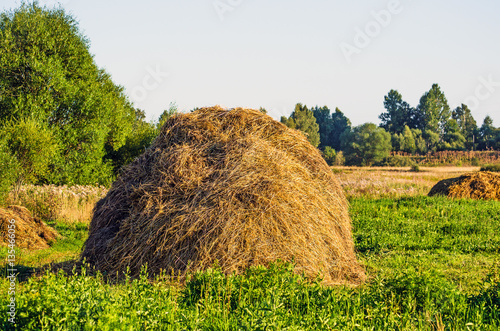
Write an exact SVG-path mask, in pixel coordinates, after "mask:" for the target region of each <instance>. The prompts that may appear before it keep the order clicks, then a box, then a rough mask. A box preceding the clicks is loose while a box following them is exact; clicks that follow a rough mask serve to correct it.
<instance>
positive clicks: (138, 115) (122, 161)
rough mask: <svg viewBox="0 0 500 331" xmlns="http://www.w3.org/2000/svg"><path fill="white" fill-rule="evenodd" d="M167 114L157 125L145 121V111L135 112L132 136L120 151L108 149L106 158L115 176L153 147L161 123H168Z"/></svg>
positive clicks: (128, 137) (137, 110)
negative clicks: (111, 165)
mask: <svg viewBox="0 0 500 331" xmlns="http://www.w3.org/2000/svg"><path fill="white" fill-rule="evenodd" d="M165 112H167V111H165ZM165 112H164V113H163V114H162V116H161V117H160V120H159V122H158V124H156V125H155V124H153V123H148V122H146V121H145V119H146V114H145V113H144V111H142V110H140V109H136V110H135V121H134V124H133V125H132V131H131V133H130V135H128V136H127V139H126V140H125V144H124V145H123V146H121V147H120V148H119V149H118V150H114V149H112V148H109V147H108V148H106V150H107V153H106V156H105V158H106V159H107V160H110V161H111V162H112V164H113V169H114V173H115V175H116V174H118V173H119V171H120V169H121V168H122V167H123V166H125V165H127V164H129V163H130V162H132V161H133V160H134V159H135V158H136V157H137V156H139V155H141V154H142V153H144V151H145V150H146V148H148V147H149V146H150V145H151V143H152V142H153V140H154V139H155V138H156V136H157V135H158V130H159V128H160V123H162V122H165V121H166V115H165V114H166V113H165Z"/></svg>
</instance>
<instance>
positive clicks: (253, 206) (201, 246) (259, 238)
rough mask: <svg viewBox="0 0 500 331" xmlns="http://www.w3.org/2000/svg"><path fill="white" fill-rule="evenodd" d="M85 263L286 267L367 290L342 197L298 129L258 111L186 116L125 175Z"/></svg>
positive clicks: (112, 268)
mask: <svg viewBox="0 0 500 331" xmlns="http://www.w3.org/2000/svg"><path fill="white" fill-rule="evenodd" d="M82 258H86V260H87V261H88V262H90V263H92V264H94V265H95V266H96V267H97V268H99V269H100V270H102V271H104V272H107V273H108V274H115V273H116V272H119V273H121V272H123V271H125V270H126V268H127V267H130V272H131V274H132V275H137V274H138V273H139V271H140V268H141V266H142V265H143V264H146V263H147V264H148V271H149V272H150V273H152V274H154V273H158V272H160V270H165V271H167V272H172V271H174V272H176V273H180V274H185V272H186V271H187V270H201V269H206V268H208V267H211V266H213V264H214V263H215V262H216V261H218V264H219V266H220V267H221V268H222V269H223V270H224V271H225V272H227V273H230V272H241V271H242V270H244V269H245V268H248V267H249V266H252V265H268V264H269V263H270V262H272V261H275V260H277V259H280V260H284V261H292V260H294V261H295V264H296V270H297V271H298V272H303V273H305V274H306V275H308V276H310V277H315V276H317V275H318V274H321V275H322V276H323V277H324V282H325V283H327V284H333V283H359V282H360V281H361V280H362V279H363V278H364V273H363V270H362V268H361V266H360V265H359V263H358V262H357V260H356V256H355V253H354V245H353V240H352V237H351V220H350V218H349V214H348V205H347V201H346V199H345V197H344V193H343V191H342V188H341V187H340V185H339V183H338V182H337V180H336V178H335V177H334V176H333V173H332V171H331V170H330V168H329V167H328V165H327V164H326V163H325V161H324V160H323V158H322V157H321V155H320V153H319V152H318V150H317V149H316V148H314V147H313V146H312V145H311V144H310V143H309V142H308V141H307V139H306V137H305V136H304V135H303V134H302V133H300V132H299V131H296V130H292V129H289V128H287V127H286V126H285V125H283V124H281V123H279V122H276V121H274V120H273V119H272V118H271V117H269V116H267V115H265V114H263V113H261V112H259V111H255V110H248V109H241V108H238V109H232V110H225V109H222V108H220V107H214V108H203V109H199V110H197V111H194V112H192V113H189V114H179V115H176V116H174V117H172V118H171V119H169V120H168V121H167V122H166V124H165V125H164V126H163V127H162V129H161V132H160V134H159V136H158V137H157V138H156V140H155V141H154V143H153V144H152V146H151V147H150V148H149V149H148V150H146V152H145V153H144V154H142V155H141V156H140V157H139V158H138V159H136V160H135V161H134V162H132V163H131V164H130V165H129V166H127V167H126V168H125V169H124V170H123V172H122V174H121V175H120V177H119V178H118V179H117V181H116V182H115V183H114V184H113V186H112V188H111V190H110V191H109V192H108V194H107V196H106V197H105V198H103V199H102V200H100V201H99V202H98V203H97V205H96V207H95V209H94V215H93V219H92V222H91V224H90V235H89V238H88V240H87V242H86V243H85V247H84V251H83V253H82Z"/></svg>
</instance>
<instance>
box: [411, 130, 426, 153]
mask: <svg viewBox="0 0 500 331" xmlns="http://www.w3.org/2000/svg"><path fill="white" fill-rule="evenodd" d="M411 133H412V135H413V138H414V139H415V148H416V152H417V153H420V154H425V153H427V143H426V142H425V139H424V137H423V135H422V130H419V129H411Z"/></svg>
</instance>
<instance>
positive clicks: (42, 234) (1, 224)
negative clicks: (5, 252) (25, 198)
mask: <svg viewBox="0 0 500 331" xmlns="http://www.w3.org/2000/svg"><path fill="white" fill-rule="evenodd" d="M11 220H14V221H15V222H14V223H12V222H11ZM11 224H14V225H15V228H14V229H13V230H14V231H15V232H14V235H15V246H16V247H20V248H26V249H42V248H48V247H49V243H50V242H52V241H54V240H55V239H56V238H57V237H58V236H59V235H58V233H57V232H56V230H54V229H52V228H51V227H49V226H47V225H46V224H45V223H44V222H42V221H41V220H40V219H38V218H36V217H33V216H32V215H31V213H30V211H29V210H28V209H26V208H25V207H21V206H9V207H7V208H5V209H4V208H0V229H1V232H2V241H1V242H0V244H1V245H2V246H7V245H9V242H8V240H10V238H9V237H8V235H9V234H10V233H11V232H12V231H11V232H9V228H12V227H9V225H11Z"/></svg>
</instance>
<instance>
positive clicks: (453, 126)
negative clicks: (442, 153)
mask: <svg viewBox="0 0 500 331" xmlns="http://www.w3.org/2000/svg"><path fill="white" fill-rule="evenodd" d="M441 144H442V146H441V149H442V150H463V149H465V137H464V136H463V135H462V133H461V132H460V127H459V126H458V123H457V121H456V120H454V119H450V120H449V121H448V122H447V123H446V126H445V130H444V136H443V140H442V142H441Z"/></svg>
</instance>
